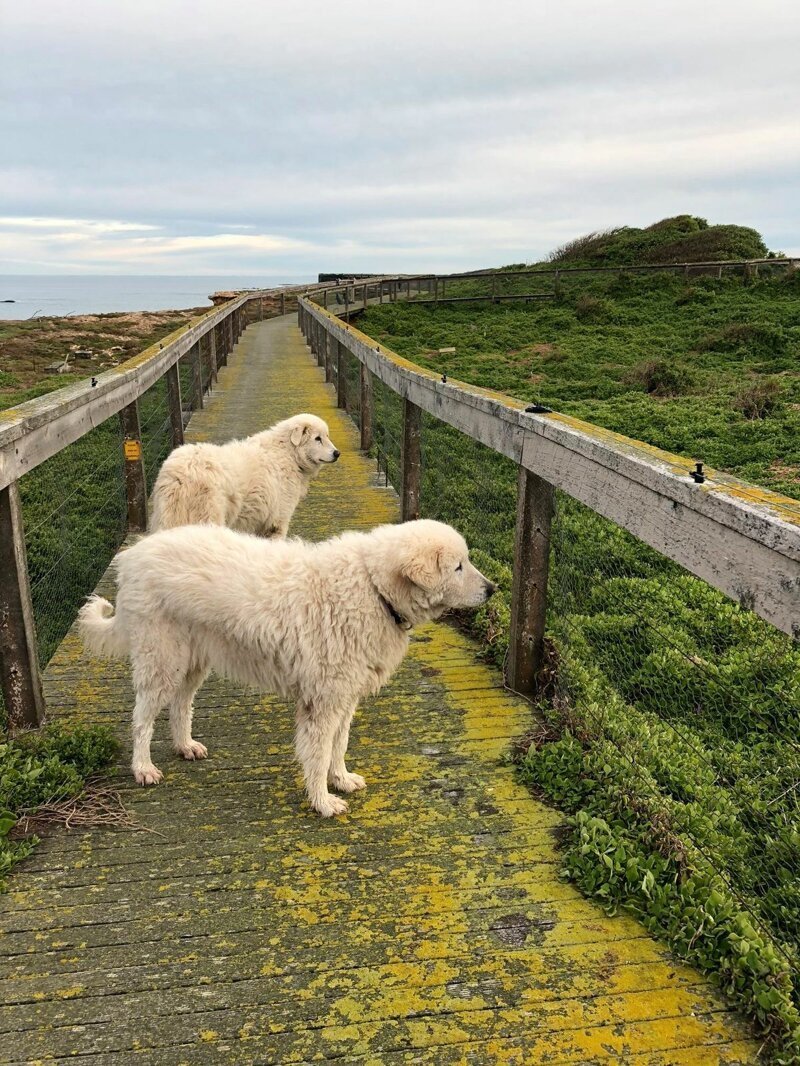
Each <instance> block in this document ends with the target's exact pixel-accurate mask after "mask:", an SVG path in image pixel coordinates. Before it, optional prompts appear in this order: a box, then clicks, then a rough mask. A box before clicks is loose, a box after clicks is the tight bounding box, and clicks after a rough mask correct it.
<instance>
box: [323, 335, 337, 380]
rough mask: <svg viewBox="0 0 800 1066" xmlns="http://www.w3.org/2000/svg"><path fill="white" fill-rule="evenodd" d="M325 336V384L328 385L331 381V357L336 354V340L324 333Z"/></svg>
mask: <svg viewBox="0 0 800 1066" xmlns="http://www.w3.org/2000/svg"><path fill="white" fill-rule="evenodd" d="M325 336H326V340H325V382H326V384H330V383H331V382H332V381H333V357H334V354H335V352H336V338H335V337H332V336H331V334H330V333H326V334H325Z"/></svg>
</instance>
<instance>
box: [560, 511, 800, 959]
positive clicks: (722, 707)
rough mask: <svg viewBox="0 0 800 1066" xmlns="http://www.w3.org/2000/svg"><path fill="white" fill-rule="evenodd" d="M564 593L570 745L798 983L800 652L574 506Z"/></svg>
mask: <svg viewBox="0 0 800 1066" xmlns="http://www.w3.org/2000/svg"><path fill="white" fill-rule="evenodd" d="M550 582H551V584H550V596H549V603H550V608H549V631H550V633H551V636H552V639H553V641H554V645H555V648H556V651H557V656H558V667H557V670H555V671H554V686H553V696H554V700H553V708H554V711H553V714H554V715H555V719H556V723H557V725H558V726H559V730H560V732H561V733H562V734H563V732H564V730H565V729H566V730H567V731H568V732H569V733H571V734H574V735H578V736H582V737H583V739H584V742H585V743H587V744H588V745H590V746H593V747H594V749H595V754H596V755H598V756H602V758H603V760H604V761H603V763H602V765H603V766H607V767H608V773H607V778H608V780H607V781H605V782H604V783H603V785H602V787H603V788H604V789H606V790H607V799H608V801H609V806H610V807H612V809H615V810H616V811H617V813H618V814H619V815H620V816H622V815H624V814H625V813H626V810H627V812H628V814H629V812H630V810H631V809H632V807H631V805H632V804H635V803H639V804H640V805H641V806H642V811H641V814H642V816H643V817H644V820H645V821H646V822H647V824H648V825H649V826H650V827H651V828H652V833H653V838H654V840H655V841H656V842H657V843H660V844H661V845H663V846H666V845H667V844H668V841H669V838H670V836H672V837H673V838H675V837H677V838H678V839H680V841H681V842H682V845H683V846H684V847H685V848H686V849H688V854H687V859H688V860H689V862H690V865H691V867H692V868H693V869H695V870H698V869H699V870H704V871H705V872H706V873H707V874H708V875H709V876H711V877H712V878H713V879H717V880H718V881H719V883H720V884H721V885H723V886H724V887H725V889H726V891H727V894H728V895H729V896H730V897H731V898H732V899H734V900H736V901H738V903H739V904H740V905H741V906H742V908H743V909H744V910H745V911H746V912H747V913H748V914H749V915H750V916H751V917H752V918H753V919H754V921H755V922H756V924H757V925H758V926H759V927H760V928H761V929H762V930H764V931H765V932H767V933H768V934H769V935H770V936H771V938H772V939H773V940H774V943H775V944H776V946H777V947H778V948H779V950H780V951H781V952H782V953H783V954H784V955H785V957H786V958H787V959H789V960H791V962H792V965H793V967H794V968H795V969H796V964H797V947H796V945H797V943H798V940H800V881H799V880H798V874H800V836H799V835H798V825H799V824H800V822H799V820H798V819H799V816H800V744H798V741H797V725H798V710H797V708H798V697H800V649H798V646H797V645H796V644H794V643H793V642H792V641H791V639H790V638H789V637H787V636H785V635H784V634H782V633H780V632H779V631H778V630H776V629H774V628H773V627H772V626H770V625H768V624H767V623H765V622H763V621H761V620H760V619H759V618H758V617H757V616H756V615H754V614H753V613H752V612H750V611H748V610H745V609H742V608H741V607H740V606H739V605H738V604H736V603H734V602H733V601H731V600H729V599H727V597H725V596H723V595H722V594H721V593H719V592H717V591H716V590H715V589H713V588H711V587H710V586H708V585H707V584H706V583H705V582H703V581H701V580H699V579H697V578H695V577H693V576H692V575H690V574H688V573H687V572H686V571H684V570H682V568H680V567H679V566H677V565H675V564H673V563H672V562H670V561H669V560H667V559H665V558H664V557H663V556H660V555H659V554H658V553H656V552H655V551H653V550H652V549H650V548H648V547H647V546H646V545H644V544H642V543H641V542H640V541H637V540H636V539H635V538H634V537H632V536H631V535H630V534H628V533H627V532H626V531H625V530H623V529H621V528H619V527H618V526H616V525H614V523H612V522H609V521H607V520H605V519H603V518H601V517H600V516H598V515H597V514H595V513H594V512H592V511H591V510H589V509H588V508H586V507H584V506H582V505H580V504H578V503H576V502H575V501H574V500H571V499H570V498H569V497H566V496H564V495H563V494H558V497H557V510H556V519H555V523H554V531H553V540H552V560H551V577H550ZM612 801H613V802H612ZM614 804H616V807H614Z"/></svg>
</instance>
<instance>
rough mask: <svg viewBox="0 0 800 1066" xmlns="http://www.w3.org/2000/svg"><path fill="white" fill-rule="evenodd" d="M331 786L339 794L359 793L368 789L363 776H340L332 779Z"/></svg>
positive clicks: (347, 774) (348, 774) (349, 774)
mask: <svg viewBox="0 0 800 1066" xmlns="http://www.w3.org/2000/svg"><path fill="white" fill-rule="evenodd" d="M331 784H332V785H333V787H334V788H335V789H336V790H337V791H338V792H358V791H359V790H360V789H362V788H366V787H367V782H366V781H365V780H364V778H363V777H362V776H361V774H351V773H346V774H338V775H336V776H335V777H331Z"/></svg>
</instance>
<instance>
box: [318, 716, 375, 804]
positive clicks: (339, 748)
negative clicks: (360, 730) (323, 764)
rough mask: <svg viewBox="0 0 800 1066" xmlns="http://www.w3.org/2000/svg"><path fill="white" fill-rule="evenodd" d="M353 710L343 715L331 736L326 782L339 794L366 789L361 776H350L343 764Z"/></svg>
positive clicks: (365, 783)
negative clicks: (329, 761)
mask: <svg viewBox="0 0 800 1066" xmlns="http://www.w3.org/2000/svg"><path fill="white" fill-rule="evenodd" d="M355 710H356V709H355V707H353V709H352V710H350V711H347V712H346V713H345V714H344V715H343V717H342V719H341V721H340V722H339V725H338V726H337V728H336V732H335V733H334V735H333V747H332V749H331V764H330V767H329V768H328V781H329V782H330V784H331V785H333V787H334V788H335V789H337V791H339V792H357V791H358V790H359V789H361V788H366V787H367V782H366V781H365V780H364V778H363V777H362V776H361V774H351V773H350V771H349V770H348V769H347V767H346V766H345V762H344V757H345V755H346V754H347V744H348V742H349V740H350V723H351V722H352V721H353V715H354V714H355Z"/></svg>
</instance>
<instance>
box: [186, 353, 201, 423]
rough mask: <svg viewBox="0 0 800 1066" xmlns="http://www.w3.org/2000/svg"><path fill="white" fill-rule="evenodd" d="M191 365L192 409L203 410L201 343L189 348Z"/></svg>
mask: <svg viewBox="0 0 800 1066" xmlns="http://www.w3.org/2000/svg"><path fill="white" fill-rule="evenodd" d="M189 366H190V367H191V368H192V410H193V411H202V410H203V363H202V360H201V358H200V345H199V344H195V345H194V346H193V347H192V348H191V349H190V350H189Z"/></svg>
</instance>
